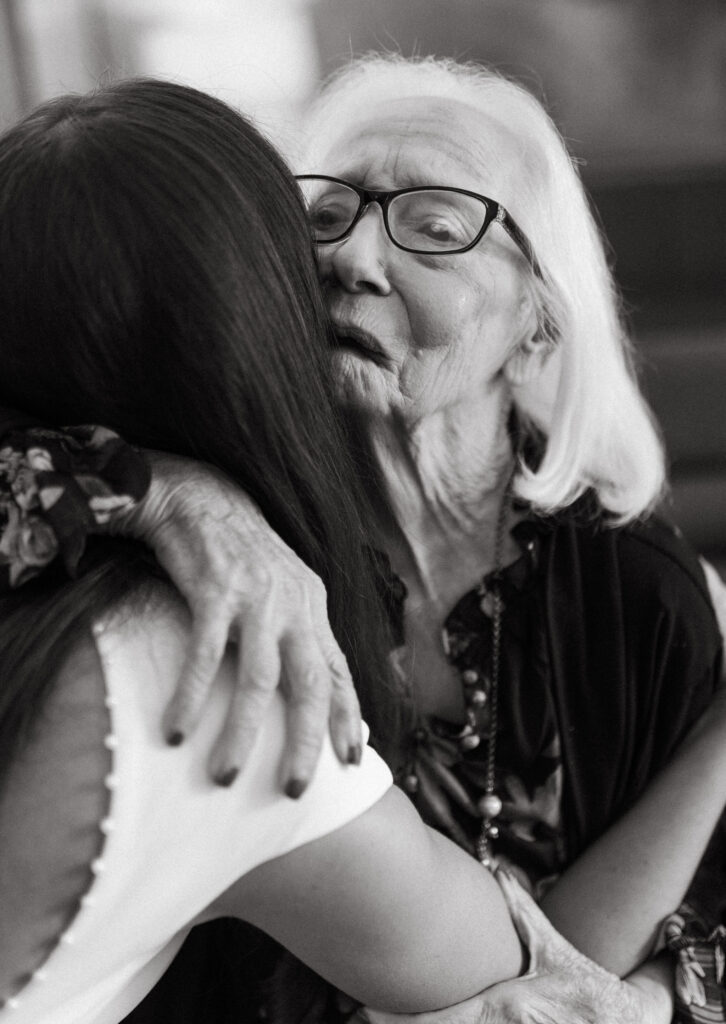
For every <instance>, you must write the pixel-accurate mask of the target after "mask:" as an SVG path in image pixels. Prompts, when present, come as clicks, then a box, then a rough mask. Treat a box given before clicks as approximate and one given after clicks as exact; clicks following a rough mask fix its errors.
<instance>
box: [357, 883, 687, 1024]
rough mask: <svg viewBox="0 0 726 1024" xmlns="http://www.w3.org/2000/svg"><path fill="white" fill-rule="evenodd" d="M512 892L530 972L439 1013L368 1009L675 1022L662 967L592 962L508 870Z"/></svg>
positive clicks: (378, 1019) (371, 1015)
mask: <svg viewBox="0 0 726 1024" xmlns="http://www.w3.org/2000/svg"><path fill="white" fill-rule="evenodd" d="M497 880H498V881H499V884H500V887H501V889H502V891H503V892H504V895H505V898H506V900H507V905H508V907H509V911H510V913H511V916H512V919H513V921H514V923H515V925H516V927H517V931H518V932H519V936H520V938H521V939H522V942H523V943H524V945H525V946H526V947H527V948H528V949H529V953H530V965H529V970H528V971H527V973H526V974H525V975H523V976H522V977H520V978H515V979H513V980H512V981H504V982H501V983H500V984H498V985H493V986H492V987H491V988H489V989H487V990H486V991H485V992H481V993H480V994H479V995H478V996H474V997H473V998H472V999H468V1000H466V1001H465V1002H463V1003H458V1004H457V1005H456V1006H451V1007H448V1008H446V1009H444V1010H437V1011H436V1012H434V1013H424V1014H413V1015H410V1016H406V1015H400V1014H386V1013H379V1012H378V1011H373V1010H366V1011H365V1016H361V1018H360V1019H361V1020H368V1021H369V1022H370V1024H404V1022H406V1021H408V1022H410V1024H670V1021H671V1018H672V1014H673V1004H672V998H671V996H670V993H669V991H668V989H667V987H666V986H665V985H664V984H663V983H662V982H661V980H660V978H659V972H658V968H653V969H651V968H650V967H648V966H646V967H644V968H643V969H640V970H639V971H636V972H634V974H633V975H631V976H630V979H628V980H627V981H621V980H620V979H619V978H617V977H616V976H615V975H614V974H610V972H609V971H606V970H603V968H602V967H599V966H598V965H597V964H595V963H593V962H592V961H591V960H588V958H587V957H585V956H583V955H582V954H581V953H579V952H578V951H577V950H576V949H575V948H574V946H571V945H570V943H569V942H567V940H566V939H564V938H563V937H562V936H561V935H560V934H559V933H558V932H557V931H555V929H554V928H553V927H552V925H551V924H550V923H549V921H548V920H547V918H546V917H545V916H544V914H543V913H542V911H541V910H540V909H539V907H538V906H537V905H536V904H535V902H534V901H533V900H532V899H531V898H530V897H529V896H528V895H527V893H525V891H524V890H523V889H522V887H521V886H520V885H519V884H518V883H517V882H516V881H515V880H514V879H513V878H512V877H511V876H508V875H506V874H505V873H503V872H498V873H497Z"/></svg>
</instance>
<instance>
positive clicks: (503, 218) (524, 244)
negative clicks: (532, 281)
mask: <svg viewBox="0 0 726 1024" xmlns="http://www.w3.org/2000/svg"><path fill="white" fill-rule="evenodd" d="M495 220H496V221H497V222H498V223H499V224H501V225H502V227H503V228H504V230H505V231H506V232H507V233H508V234H509V236H510V238H511V239H512V240H513V241H514V242H515V243H516V244H517V245H518V246H519V248H520V250H521V251H522V253H523V255H524V257H525V258H526V260H527V262H528V263H529V265H530V267H531V268H532V270H533V271H534V274H535V276H536V277H538V278H540V280H541V279H542V271H541V270H540V266H539V263H538V262H537V258H536V256H535V255H534V250H533V248H532V245H531V243H530V241H529V239H528V238H527V236H526V235H525V233H524V231H522V229H521V228H519V227H518V226H517V224H516V221H514V220H513V219H512V217H510V216H509V214H508V213H507V211H506V210H505V209H504V207H503V206H500V207H498V209H497V215H496V217H495Z"/></svg>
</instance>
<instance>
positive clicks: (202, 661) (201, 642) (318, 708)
mask: <svg viewBox="0 0 726 1024" xmlns="http://www.w3.org/2000/svg"><path fill="white" fill-rule="evenodd" d="M149 457H150V459H151V464H152V482H151V487H150V490H149V493H148V495H147V496H146V498H145V499H144V500H143V502H141V503H140V504H139V506H138V507H137V508H136V509H135V510H134V512H133V513H131V514H130V517H128V518H127V519H126V520H125V521H122V522H118V521H117V522H115V523H114V529H115V530H117V531H123V532H130V533H132V534H133V535H134V536H137V537H139V538H140V539H141V540H143V541H144V542H145V543H146V544H148V545H149V547H151V548H152V549H153V551H154V553H155V555H156V557H157V558H158V560H159V562H160V564H161V565H162V566H163V568H164V569H165V570H166V571H167V572H168V574H169V576H170V578H171V580H172V582H173V583H174V584H175V585H176V587H177V588H178V590H179V591H180V592H181V594H182V595H183V596H184V598H185V600H186V601H187V604H188V605H189V609H190V611H191V614H192V629H191V633H190V637H189V653H188V656H187V659H186V662H185V665H184V668H183V671H182V675H181V677H180V679H179V683H178V686H177V689H176V692H175V694H174V697H173V698H172V701H171V703H170V705H169V707H168V709H167V713H166V720H165V724H164V730H165V734H166V736H167V739H168V741H169V742H170V743H171V744H178V743H180V742H182V741H183V739H184V737H185V736H186V735H188V734H189V733H190V732H191V730H193V729H194V727H195V724H196V722H197V721H198V719H199V717H200V714H201V711H202V708H203V706H204V703H205V700H206V698H207V695H208V692H209V689H210V686H211V684H212V681H213V679H214V677H215V674H216V672H217V669H218V668H219V664H220V662H221V660H222V657H223V655H224V652H225V649H226V647H227V644H228V643H229V642H230V640H233V641H237V642H238V654H237V658H238V672H237V676H238V681H239V685H238V687H237V689H236V691H235V693H234V695H233V697H232V700H231V703H230V708H229V713H228V715H227V719H226V722H225V725H224V728H223V731H222V733H221V734H220V736H219V738H218V740H217V742H216V744H215V747H214V749H213V751H212V753H211V759H210V771H211V773H212V776H213V777H214V779H215V780H216V781H217V782H218V783H220V784H222V785H229V784H230V783H231V782H232V781H233V780H234V778H235V777H236V775H237V773H238V772H239V771H240V769H241V768H242V767H243V765H244V762H245V759H246V756H247V754H248V752H249V750H250V748H251V746H252V743H253V742H254V738H255V734H256V732H257V729H258V727H259V725H260V723H261V721H262V719H263V717H264V714H265V709H266V707H267V705H268V703H269V701H270V699H271V697H272V694H273V693H274V692H275V690H276V689H277V687H278V686H279V685H280V684H281V682H282V683H283V685H284V688H285V694H286V699H287V707H288V729H289V735H288V743H287V746H286V753H285V758H284V763H283V764H282V766H281V780H282V783H283V785H284V786H285V791H286V792H287V794H288V795H289V796H293V797H296V796H299V795H300V794H301V793H302V792H303V791H304V789H305V786H306V785H307V783H308V781H309V779H310V777H311V775H312V773H313V770H314V768H315V765H316V764H317V759H318V755H319V753H320V749H321V746H322V742H323V738H324V735H325V731H326V729H327V728H328V726H330V733H331V738H332V742H333V746H334V748H335V751H336V754H337V756H338V758H339V759H340V760H341V761H342V762H344V763H346V762H347V763H351V762H355V761H357V760H358V759H359V757H360V751H361V742H362V740H361V722H360V711H359V707H358V699H357V697H356V693H355V689H354V686H353V681H352V678H351V675H350V672H349V670H348V666H347V663H346V660H345V657H344V655H343V654H342V652H341V651H340V649H339V647H338V645H337V643H336V641H335V638H334V636H333V633H332V630H331V628H330V625H329V623H328V615H327V610H326V593H325V588H324V586H323V584H322V582H321V581H320V579H319V578H318V577H317V576H316V575H315V573H313V572H312V571H311V570H310V569H309V568H308V567H307V566H306V565H305V564H304V563H303V562H302V561H301V560H300V559H299V558H298V557H297V555H296V554H295V553H294V552H293V551H292V550H291V549H290V548H289V547H288V546H287V545H286V544H285V543H284V542H283V541H282V540H281V539H280V538H279V537H278V536H277V535H276V534H275V533H274V532H273V531H272V530H271V529H270V527H269V526H268V525H267V523H266V521H265V519H264V518H263V516H262V514H261V513H260V511H259V509H258V508H257V506H256V505H255V504H254V502H253V501H251V500H250V499H249V498H247V497H246V496H245V495H244V494H243V493H242V492H241V491H240V490H239V489H238V488H237V487H235V486H234V485H233V484H232V483H231V482H230V481H228V480H227V479H226V478H225V477H223V476H222V475H221V474H220V473H218V472H216V471H215V470H212V469H210V468H209V467H205V466H203V465H201V464H199V463H195V462H191V461H189V460H187V459H182V458H178V457H173V456H168V455H162V454H153V455H150V456H149Z"/></svg>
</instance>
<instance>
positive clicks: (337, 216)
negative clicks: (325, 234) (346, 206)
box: [309, 203, 347, 228]
mask: <svg viewBox="0 0 726 1024" xmlns="http://www.w3.org/2000/svg"><path fill="white" fill-rule="evenodd" d="M309 217H310V223H311V224H312V225H313V227H314V228H331V227H335V225H336V224H340V223H342V222H343V221H345V220H346V217H347V213H346V212H345V211H344V210H343V208H342V207H340V206H336V205H335V204H333V203H329V204H327V205H326V206H316V207H315V208H313V209H311V210H310V211H309Z"/></svg>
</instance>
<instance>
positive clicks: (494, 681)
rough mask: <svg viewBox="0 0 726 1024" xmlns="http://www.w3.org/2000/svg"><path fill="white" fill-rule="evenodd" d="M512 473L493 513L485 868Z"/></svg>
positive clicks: (496, 804)
mask: <svg viewBox="0 0 726 1024" xmlns="http://www.w3.org/2000/svg"><path fill="white" fill-rule="evenodd" d="M513 479H514V472H512V473H510V476H509V479H508V480H507V484H506V487H505V488H504V493H503V495H502V501H501V504H500V506H499V514H498V516H497V526H496V534H495V539H494V573H493V576H492V605H493V607H492V674H491V680H490V687H489V741H488V744H487V770H486V781H485V783H484V796H483V798H482V799H481V801H480V807H481V810H482V824H481V831H480V833H479V838H478V840H477V844H476V855H477V858H478V859H479V861H480V863H481V864H483V865H484V867H486V868H491V867H492V850H491V846H490V841H491V840H492V839H496V838H497V836H498V835H499V828H498V827H497V825H495V824H494V823H493V822H494V820H495V819H496V818H497V817H498V815H499V814H500V813H501V810H502V801H501V799H500V798H499V797H498V796H497V795H496V793H495V791H494V790H495V782H496V760H497V727H498V725H499V673H500V669H501V655H502V610H503V605H502V592H501V583H502V570H503V568H504V565H503V563H504V535H505V528H506V525H507V513H508V511H509V499H510V495H511V489H512V481H513Z"/></svg>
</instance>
